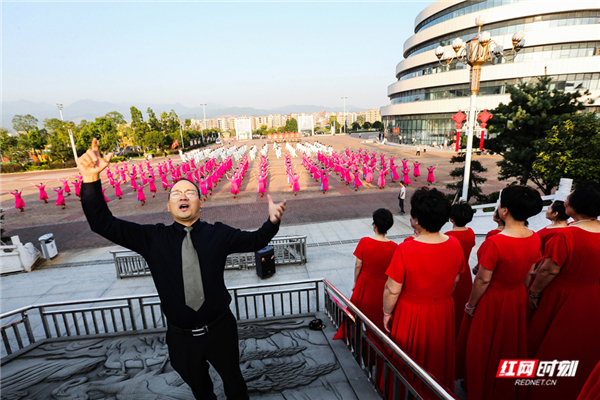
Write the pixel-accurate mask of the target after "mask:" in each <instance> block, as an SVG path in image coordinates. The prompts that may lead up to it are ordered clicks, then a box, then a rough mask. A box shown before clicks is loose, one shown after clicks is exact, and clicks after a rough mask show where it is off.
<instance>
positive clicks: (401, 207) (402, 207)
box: [398, 199, 404, 212]
mask: <svg viewBox="0 0 600 400" xmlns="http://www.w3.org/2000/svg"><path fill="white" fill-rule="evenodd" d="M398 205H399V206H400V212H404V199H398Z"/></svg>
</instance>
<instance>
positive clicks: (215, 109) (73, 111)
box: [1, 100, 364, 130]
mask: <svg viewBox="0 0 600 400" xmlns="http://www.w3.org/2000/svg"><path fill="white" fill-rule="evenodd" d="M1 106H2V120H1V124H2V127H3V128H5V129H8V130H12V119H13V117H14V116H15V115H26V114H31V115H33V116H34V117H35V118H37V119H38V120H39V121H40V126H41V125H42V124H43V122H44V120H45V119H47V118H60V114H59V112H58V108H57V106H56V105H55V104H49V103H44V102H33V101H27V100H19V101H5V102H2V103H1ZM132 106H134V107H136V108H137V109H139V110H140V111H142V112H143V113H144V119H147V115H146V110H147V109H148V107H150V108H151V109H152V110H153V111H154V112H155V114H156V115H157V116H159V117H160V114H162V112H163V111H166V112H169V111H171V110H175V112H176V113H177V115H178V116H179V117H180V118H194V116H195V117H196V118H202V117H203V112H202V106H198V107H191V108H190V107H186V106H184V105H182V104H179V103H175V104H157V103H141V102H134V103H118V104H117V103H109V102H101V101H94V100H79V101H76V102H75V103H72V104H69V105H68V106H65V107H64V108H63V116H64V118H65V120H69V121H74V122H75V123H79V122H80V121H81V120H84V119H85V120H88V121H93V120H94V119H95V118H97V117H101V116H103V115H106V114H107V113H109V112H111V111H117V112H119V113H121V114H123V117H124V118H125V120H127V121H131V112H130V108H131V107H132ZM323 110H327V111H329V112H332V111H343V107H334V108H331V107H323V106H313V105H288V106H283V107H276V108H271V109H268V110H267V109H258V108H252V107H228V106H225V105H223V104H208V105H207V106H206V118H219V117H221V116H236V117H237V116H242V115H251V116H254V117H258V116H263V115H269V114H290V113H307V114H309V113H315V112H320V111H323ZM363 110H364V109H362V108H358V107H354V106H351V105H348V106H346V111H347V112H358V111H363Z"/></svg>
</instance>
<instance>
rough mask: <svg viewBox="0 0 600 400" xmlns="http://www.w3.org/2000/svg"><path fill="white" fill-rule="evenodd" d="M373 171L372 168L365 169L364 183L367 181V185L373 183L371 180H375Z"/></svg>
mask: <svg viewBox="0 0 600 400" xmlns="http://www.w3.org/2000/svg"><path fill="white" fill-rule="evenodd" d="M373 170H374V168H372V167H367V177H366V178H365V181H367V183H373V180H374V179H375V177H374V176H373Z"/></svg>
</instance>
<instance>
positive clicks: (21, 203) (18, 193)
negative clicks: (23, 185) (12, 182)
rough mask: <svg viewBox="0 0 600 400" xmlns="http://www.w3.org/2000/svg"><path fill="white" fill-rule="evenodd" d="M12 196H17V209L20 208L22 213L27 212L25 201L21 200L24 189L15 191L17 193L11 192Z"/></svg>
mask: <svg viewBox="0 0 600 400" xmlns="http://www.w3.org/2000/svg"><path fill="white" fill-rule="evenodd" d="M10 194H12V195H13V196H15V208H18V209H19V210H21V212H23V211H25V201H23V199H22V198H21V195H22V194H23V189H21V190H17V189H15V191H14V192H10Z"/></svg>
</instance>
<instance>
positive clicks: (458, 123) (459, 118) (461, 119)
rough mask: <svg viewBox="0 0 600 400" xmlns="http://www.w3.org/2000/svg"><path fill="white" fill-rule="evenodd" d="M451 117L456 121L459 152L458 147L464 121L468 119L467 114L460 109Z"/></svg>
mask: <svg viewBox="0 0 600 400" xmlns="http://www.w3.org/2000/svg"><path fill="white" fill-rule="evenodd" d="M450 119H451V120H452V121H454V122H456V152H458V149H459V148H460V129H461V128H462V123H463V122H464V121H465V120H466V119H467V116H466V115H465V114H463V113H462V111H460V110H458V112H457V113H456V114H454V115H453V116H452V118H450Z"/></svg>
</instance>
